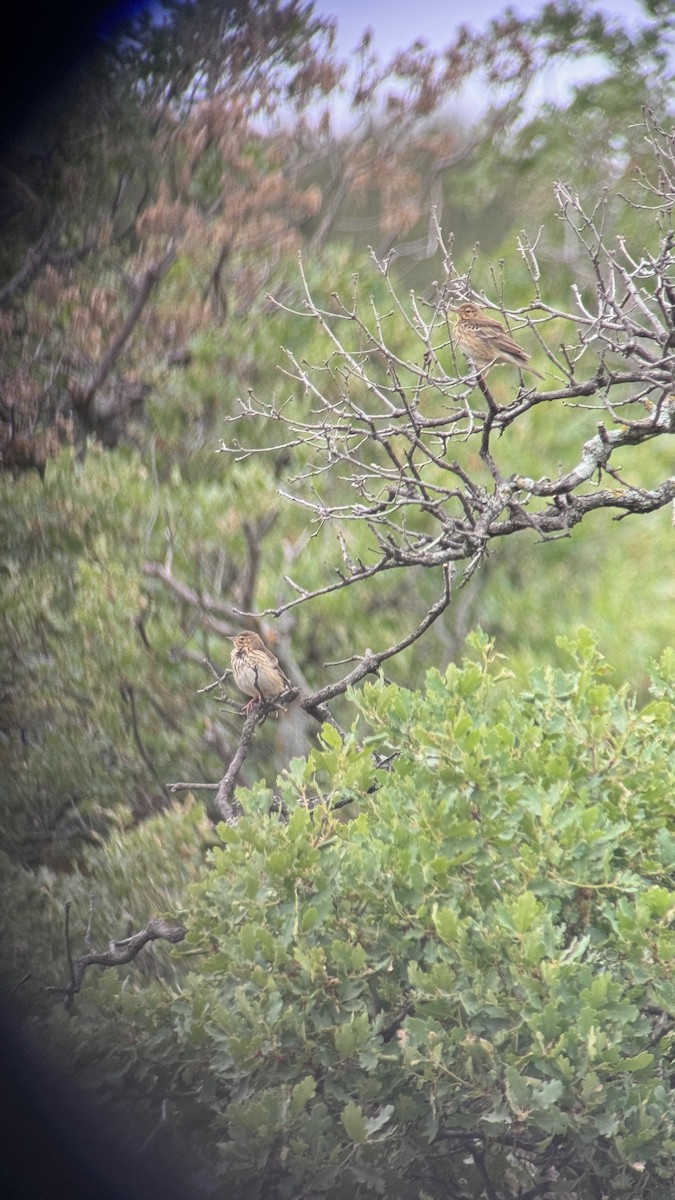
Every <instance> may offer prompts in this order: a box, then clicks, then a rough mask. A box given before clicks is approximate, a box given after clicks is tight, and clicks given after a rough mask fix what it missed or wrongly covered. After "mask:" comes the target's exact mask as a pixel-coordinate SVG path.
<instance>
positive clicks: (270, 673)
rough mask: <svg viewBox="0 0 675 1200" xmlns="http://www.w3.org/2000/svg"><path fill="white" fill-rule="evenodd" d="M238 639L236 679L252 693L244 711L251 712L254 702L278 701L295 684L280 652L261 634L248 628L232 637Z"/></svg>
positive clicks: (234, 662)
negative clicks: (273, 651) (268, 646)
mask: <svg viewBox="0 0 675 1200" xmlns="http://www.w3.org/2000/svg"><path fill="white" fill-rule="evenodd" d="M230 641H232V642H234V646H233V648H232V655H231V660H230V661H231V663H232V674H233V676H234V682H235V683H236V685H237V687H238V688H241V690H242V692H245V693H246V695H247V696H250V697H251V699H250V700H249V702H248V704H247V705H246V706H245V708H244V710H243V711H244V712H246V713H248V712H250V709H251V706H252V705H253V704H258V703H260V702H261V701H263V702H264V701H268V700H275V699H276V697H277V696H280V695H281V693H282V692H285V691H287V689H288V688H290V687H291V686H292V685H291V683H290V682H289V680H288V679H287V678H286V676H285V675H284V673H283V671H282V669H281V667H280V666H279V660H278V659H277V657H276V655H274V654H272V651H271V650H268V649H267V646H266V645H265V643H264V642H263V640H262V638H261V637H259V636H258V634H257V633H252V632H250V631H248V630H247V631H246V632H245V633H235V634H233V635H232V636H231V637H230Z"/></svg>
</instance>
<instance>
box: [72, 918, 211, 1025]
mask: <svg viewBox="0 0 675 1200" xmlns="http://www.w3.org/2000/svg"><path fill="white" fill-rule="evenodd" d="M69 913H70V902H68V903H67V904H66V913H65V915H66V947H67V953H68V966H69V971H70V983H69V985H68V987H67V988H66V989H65V991H64V1004H65V1007H66V1008H70V1007H71V1006H72V1003H73V999H74V997H75V996H76V995H77V993H78V992H79V991H80V988H81V987H82V981H83V979H84V975H85V972H86V971H87V969H88V968H89V967H121V966H123V965H124V964H125V963H130V962H133V960H134V959H135V958H136V957H137V956H138V955H139V954H140V952H141V950H142V949H143V947H144V946H147V944H148V942H153V941H157V939H162V940H163V941H166V942H172V943H174V944H175V943H176V942H182V940H183V938H184V937H185V935H186V933H187V930H186V929H184V928H183V926H182V925H171V924H170V923H169V922H168V921H167V920H165V918H164V917H153V918H152V920H151V921H148V924H147V925H146V927H145V929H141V930H140V931H139V932H138V933H134V934H132V935H131V937H128V938H124V939H123V940H121V941H111V942H110V943H109V946H108V949H107V950H104V951H102V952H101V953H97V952H95V951H91V952H90V953H88V954H82V955H80V957H79V958H76V959H74V960H73V957H72V952H71V949H70V933H69Z"/></svg>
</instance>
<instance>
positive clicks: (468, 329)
mask: <svg viewBox="0 0 675 1200" xmlns="http://www.w3.org/2000/svg"><path fill="white" fill-rule="evenodd" d="M454 311H456V313H457V321H456V323H455V341H456V342H457V345H458V346H459V348H460V350H461V351H462V353H463V354H465V355H466V357H467V358H468V359H470V361H471V362H472V363H473V365H474V367H475V368H476V370H477V371H478V372H480V371H483V370H484V369H485V368H486V367H494V366H497V365H498V364H499V363H510V364H511V366H514V367H519V368H520V370H521V371H531V372H532V374H533V375H536V376H537V377H538V378H539V379H543V378H544V376H543V375H542V374H541V372H540V371H535V369H534V367H531V366H529V365H528V364H529V361H530V356H529V354H527V353H526V352H525V350H523V348H522V346H519V345H518V343H517V342H514V340H513V338H512V337H511V335H510V333H508V332H507V330H506V329H505V328H504V326H503V325H500V323H499V321H495V320H494V319H493V318H492V317H488V316H486V315H485V313H484V312H483V310H482V309H481V308H479V306H478V305H477V304H474V303H473V301H472V300H467V301H466V302H465V303H464V304H460V306H459V308H457V309H456V310H454Z"/></svg>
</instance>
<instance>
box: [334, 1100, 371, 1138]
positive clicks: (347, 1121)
mask: <svg viewBox="0 0 675 1200" xmlns="http://www.w3.org/2000/svg"><path fill="white" fill-rule="evenodd" d="M340 1115H341V1119H342V1124H343V1125H344V1127H345V1129H346V1130H347V1136H348V1137H349V1138H350V1139H351V1141H352V1142H357V1143H358V1144H360V1143H362V1142H365V1140H366V1138H367V1136H368V1128H367V1126H366V1122H365V1120H364V1116H363V1111H362V1109H361V1107H360V1105H358V1104H355V1103H354V1101H353V1100H350V1101H349V1103H348V1104H345V1106H344V1108H343V1110H342V1113H341V1114H340Z"/></svg>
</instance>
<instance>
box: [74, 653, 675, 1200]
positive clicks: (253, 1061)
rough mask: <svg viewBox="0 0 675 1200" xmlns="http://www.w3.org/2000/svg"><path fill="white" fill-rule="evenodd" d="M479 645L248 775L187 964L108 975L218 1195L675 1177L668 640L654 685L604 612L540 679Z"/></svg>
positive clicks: (362, 705) (411, 1190) (196, 916)
mask: <svg viewBox="0 0 675 1200" xmlns="http://www.w3.org/2000/svg"><path fill="white" fill-rule="evenodd" d="M473 649H474V658H473V660H468V661H466V662H465V663H464V664H463V665H462V666H461V667H456V666H450V667H449V668H448V670H447V671H446V673H445V675H441V674H440V673H439V672H438V671H435V670H434V671H430V672H429V673H428V675H427V680H426V689H425V691H424V693H413V692H408V691H405V690H404V689H400V688H398V687H395V686H393V685H390V686H386V685H384V684H381V683H378V684H372V685H368V686H367V687H366V688H365V689H364V691H363V693H362V694H361V695H354V697H353V699H354V701H355V703H356V704H357V705H358V708H359V710H360V727H359V733H358V737H357V734H356V732H355V731H354V732H352V733H351V734H350V735H349V737H348V738H347V739H346V741H345V742H344V744H343V743H342V742H341V741H340V739H339V738H338V736H337V735H336V734H335V733H334V731H333V730H332V729H331V728H330V727H325V729H324V735H323V747H322V749H320V750H317V751H316V752H313V753H312V754H311V755H310V756H309V758H308V759H307V760H295V761H294V762H292V763H291V765H290V767H289V769H288V771H287V772H285V773H284V774H283V776H282V777H281V778H280V780H279V782H278V787H279V791H280V793H281V796H282V797H283V800H284V802H285V805H286V807H287V810H288V813H289V819H288V820H287V821H283V820H280V819H279V817H278V816H275V815H268V810H269V806H270V800H271V794H270V792H269V791H268V790H266V789H264V788H262V787H261V788H258V789H257V790H253V791H251V792H246V793H243V794H240V797H241V799H242V803H243V807H244V810H245V815H244V816H243V817H242V818H241V820H240V821H239V822H238V824H237V825H236V826H234V827H230V826H221V828H220V830H219V832H220V835H221V837H222V840H223V844H222V845H221V846H218V847H216V848H215V849H214V850H213V851H212V866H211V869H210V871H209V872H208V873H207V874H206V875H205V877H204V879H203V880H202V881H201V882H199V883H197V884H195V885H193V887H192V888H191V891H190V897H189V901H188V905H187V910H188V915H187V918H186V920H187V923H188V924H189V926H190V933H189V939H188V940H189V942H190V943H191V947H192V949H191V954H192V955H193V966H192V972H191V974H190V975H189V976H188V977H187V979H185V978H183V982H182V987H181V989H180V990H177V989H176V991H175V994H174V996H173V998H172V999H171V1001H170V1002H168V1001H167V996H166V992H165V991H164V992H163V993H162V997H161V1003H159V1002H158V993H157V992H153V991H152V990H150V991H148V992H147V993H146V996H145V1001H143V999H142V998H141V997H139V995H138V994H135V995H134V997H133V999H132V1000H131V1001H128V1002H127V1001H125V998H124V997H118V998H117V1000H116V1001H115V1004H116V1006H117V1013H118V1016H119V1020H120V1021H121V1022H123V1023H125V1028H126V1029H127V1031H128V1029H129V1021H131V1022H132V1026H134V1027H135V1032H134V1035H133V1040H134V1063H133V1065H130V1069H129V1071H128V1072H127V1076H126V1079H125V1084H126V1085H127V1086H128V1085H129V1084H130V1083H131V1082H132V1081H134V1080H135V1082H136V1083H138V1082H139V1081H140V1082H142V1083H143V1086H146V1087H150V1086H151V1087H152V1088H154V1089H155V1093H156V1089H157V1086H158V1072H161V1075H162V1081H161V1086H162V1087H163V1088H164V1089H165V1090H164V1091H162V1095H167V1094H170V1095H171V1096H172V1098H173V1099H174V1100H175V1103H176V1106H177V1111H178V1112H179V1113H181V1112H182V1118H179V1128H180V1131H181V1132H182V1133H186V1132H188V1130H190V1131H191V1134H192V1136H193V1138H195V1139H196V1144H197V1145H198V1146H199V1148H200V1150H201V1152H202V1153H203V1154H205V1155H206V1156H207V1157H209V1156H211V1155H213V1154H214V1152H215V1151H216V1150H217V1152H218V1170H219V1172H220V1173H221V1174H222V1177H223V1186H224V1188H225V1191H224V1193H223V1194H229V1192H228V1191H227V1188H228V1187H231V1188H236V1190H237V1194H238V1195H241V1196H245V1197H249V1196H250V1197H258V1196H260V1197H262V1196H265V1197H270V1196H273V1197H289V1198H290V1197H292V1198H294V1200H295V1198H296V1197H297V1198H299V1197H310V1196H311V1197H314V1196H316V1197H324V1196H325V1197H330V1198H331V1200H333V1198H338V1197H343V1196H345V1197H346V1196H350V1197H354V1196H357V1197H361V1196H366V1195H368V1194H371V1193H374V1194H386V1195H388V1196H400V1197H405V1198H408V1197H410V1198H413V1197H415V1198H417V1197H439V1198H440V1197H441V1196H447V1195H452V1196H458V1197H473V1198H475V1200H479V1197H482V1196H485V1195H493V1196H497V1195H499V1196H515V1195H519V1194H522V1195H532V1196H535V1195H536V1196H538V1195H543V1196H548V1195H551V1196H553V1195H566V1196H574V1197H575V1198H578V1200H586V1198H588V1200H594V1198H595V1197H597V1196H599V1195H604V1196H608V1197H621V1196H630V1197H631V1200H633V1198H634V1197H638V1196H643V1197H647V1196H648V1197H649V1198H650V1200H656V1198H657V1197H663V1200H665V1198H666V1197H667V1196H670V1194H671V1189H672V1182H671V1181H672V1175H673V1168H674V1166H675V1113H674V1112H673V1107H672V1099H671V1095H670V1074H671V1070H672V1043H673V1033H672V1028H673V1021H672V1016H673V1012H674V1011H675V984H674V982H673V965H674V964H675V933H674V932H673V929H672V918H673V914H674V913H675V890H674V889H673V886H672V872H673V864H675V836H673V833H672V819H673V794H674V787H673V784H674V780H673V773H674V772H673V764H674V763H675V753H674V752H675V735H674V733H673V723H672V695H673V681H674V680H675V670H674V665H675V664H674V661H673V657H672V655H668V656H666V658H665V659H664V661H663V663H662V673H661V675H660V677H658V678H657V679H656V680H655V682H654V698H653V699H652V700H651V701H650V702H649V703H648V704H647V705H646V706H644V707H642V708H641V709H638V708H637V706H636V704H635V702H634V700H633V699H632V698H631V696H630V694H629V692H628V691H627V689H625V688H621V689H617V688H615V687H613V686H612V684H611V682H609V680H608V670H607V667H606V665H605V664H604V663H603V661H602V659H601V657H600V656H599V654H597V652H596V650H595V648H594V646H593V643H592V639H591V638H590V635H588V634H586V633H584V632H582V633H581V634H580V635H579V636H578V638H577V640H576V642H575V643H574V644H572V643H570V644H568V646H567V650H568V651H569V652H571V654H572V656H573V659H574V662H573V667H572V669H571V670H569V671H567V672H563V671H561V670H541V671H536V672H533V673H532V675H531V679H530V687H529V690H528V691H527V692H523V691H517V690H515V689H514V685H513V679H512V677H511V676H510V673H509V672H508V671H507V670H505V669H503V666H502V665H500V664H499V663H498V662H497V661H496V660H495V658H494V657H493V656H492V653H491V650H490V647H489V646H488V644H487V643H486V642H485V641H484V640H482V639H479V638H476V639H474V643H473ZM375 751H376V752H377V753H378V754H380V753H384V754H387V753H389V752H392V751H396V752H397V757H396V758H395V759H394V760H393V761H392V762H391V764H390V766H389V768H388V769H378V770H374V768H373V766H372V763H373V759H372V754H373V752H375ZM374 782H376V783H377V785H378V786H377V790H372V785H373V783H374ZM319 796H321V797H323V799H322V800H321V801H320V802H319V803H318V804H316V801H317V799H318V798H319ZM313 804H315V805H316V806H315V807H312V805H313ZM345 813H351V814H352V819H345ZM111 974H112V973H108V978H107V980H105V981H103V982H102V981H101V980H98V981H96V980H94V979H92V981H91V984H87V986H86V987H85V992H89V994H90V998H91V999H92V1000H94V999H95V994H96V993H95V989H96V988H97V987H98V988H103V987H105V989H106V993H109V991H110V988H111V987H112V986H113V985H112V981H111V979H110V975H111ZM79 1036H81V1031H80V1035H79ZM127 1036H128V1037H129V1036H130V1035H129V1034H128V1033H127ZM166 1089H169V1090H168V1091H167V1090H166ZM181 1122H182V1123H181ZM490 1188H491V1189H492V1191H490V1190H489V1189H490ZM519 1189H522V1192H519Z"/></svg>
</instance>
